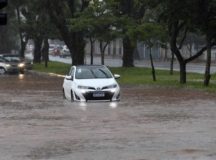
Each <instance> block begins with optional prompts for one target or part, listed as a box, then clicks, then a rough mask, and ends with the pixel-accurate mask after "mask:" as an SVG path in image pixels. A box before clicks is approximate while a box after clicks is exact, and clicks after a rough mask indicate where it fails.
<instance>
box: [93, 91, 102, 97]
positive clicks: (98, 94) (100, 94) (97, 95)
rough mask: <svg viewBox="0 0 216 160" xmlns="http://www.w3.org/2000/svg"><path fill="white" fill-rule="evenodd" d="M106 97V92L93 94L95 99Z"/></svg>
mask: <svg viewBox="0 0 216 160" xmlns="http://www.w3.org/2000/svg"><path fill="white" fill-rule="evenodd" d="M104 96H105V94H104V92H94V93H93V97H104Z"/></svg>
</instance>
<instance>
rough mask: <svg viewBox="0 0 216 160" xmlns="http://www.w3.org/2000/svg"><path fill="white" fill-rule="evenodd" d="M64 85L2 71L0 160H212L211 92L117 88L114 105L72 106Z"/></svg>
mask: <svg viewBox="0 0 216 160" xmlns="http://www.w3.org/2000/svg"><path fill="white" fill-rule="evenodd" d="M62 82H63V79H62V78H58V77H54V76H53V77H49V76H38V75H6V76H0V157H1V158H0V159H1V160H215V159H216V95H214V94H210V93H206V92H202V91H196V90H189V89H172V88H158V87H146V86H121V92H122V93H121V101H120V102H118V103H114V102H113V103H110V102H89V103H76V102H75V103H71V102H70V101H68V100H64V99H63V98H62Z"/></svg>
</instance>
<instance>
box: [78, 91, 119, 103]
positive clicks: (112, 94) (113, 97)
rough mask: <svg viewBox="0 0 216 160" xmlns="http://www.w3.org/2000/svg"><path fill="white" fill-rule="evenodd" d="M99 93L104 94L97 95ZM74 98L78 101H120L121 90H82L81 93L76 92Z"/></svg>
mask: <svg viewBox="0 0 216 160" xmlns="http://www.w3.org/2000/svg"><path fill="white" fill-rule="evenodd" d="M97 93H100V94H102V95H100V96H98V95H97V96H96V94H97ZM74 94H75V95H74V98H75V100H76V101H119V100H120V92H119V90H115V91H111V90H110V91H99V92H98V91H82V92H80V93H76V92H75V93H74Z"/></svg>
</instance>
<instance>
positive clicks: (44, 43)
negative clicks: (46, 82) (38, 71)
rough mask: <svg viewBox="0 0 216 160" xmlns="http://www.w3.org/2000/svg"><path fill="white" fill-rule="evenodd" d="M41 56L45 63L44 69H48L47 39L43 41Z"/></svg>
mask: <svg viewBox="0 0 216 160" xmlns="http://www.w3.org/2000/svg"><path fill="white" fill-rule="evenodd" d="M42 56H43V60H44V62H45V67H46V68H47V67H48V61H49V42H48V38H45V39H44V42H43V48H42Z"/></svg>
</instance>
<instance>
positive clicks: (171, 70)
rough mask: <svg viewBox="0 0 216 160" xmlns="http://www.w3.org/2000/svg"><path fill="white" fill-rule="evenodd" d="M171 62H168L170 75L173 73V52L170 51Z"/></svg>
mask: <svg viewBox="0 0 216 160" xmlns="http://www.w3.org/2000/svg"><path fill="white" fill-rule="evenodd" d="M171 54H172V57H171V62H170V75H173V65H174V53H173V52H172V53H171Z"/></svg>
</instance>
